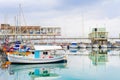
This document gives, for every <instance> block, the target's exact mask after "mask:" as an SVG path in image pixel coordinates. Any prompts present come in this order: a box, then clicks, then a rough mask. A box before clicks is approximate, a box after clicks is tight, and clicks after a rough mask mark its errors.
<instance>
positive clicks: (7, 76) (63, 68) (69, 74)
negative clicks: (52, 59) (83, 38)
mask: <svg viewBox="0 0 120 80" xmlns="http://www.w3.org/2000/svg"><path fill="white" fill-rule="evenodd" d="M72 50H73V51H71V49H70V50H66V52H67V53H69V54H73V55H69V54H68V56H67V59H68V61H67V63H57V64H30V65H18V64H12V65H10V66H9V68H8V69H1V68H0V80H120V76H119V74H120V55H119V54H120V49H119V48H117V49H106V48H105V49H98V48H94V49H89V48H88V49H72ZM76 54H85V55H76ZM111 54H117V55H111Z"/></svg>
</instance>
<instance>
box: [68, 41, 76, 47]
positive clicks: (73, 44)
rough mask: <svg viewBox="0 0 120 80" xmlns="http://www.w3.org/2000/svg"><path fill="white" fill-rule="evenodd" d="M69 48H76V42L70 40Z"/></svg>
mask: <svg viewBox="0 0 120 80" xmlns="http://www.w3.org/2000/svg"><path fill="white" fill-rule="evenodd" d="M69 47H70V48H78V45H77V43H76V42H72V43H71V44H70V45H69Z"/></svg>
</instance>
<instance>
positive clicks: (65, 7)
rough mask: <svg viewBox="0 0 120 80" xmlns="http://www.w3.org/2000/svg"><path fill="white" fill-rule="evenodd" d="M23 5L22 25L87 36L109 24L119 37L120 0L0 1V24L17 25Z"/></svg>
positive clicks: (113, 34) (108, 26) (73, 35)
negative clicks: (93, 29) (95, 28)
mask: <svg viewBox="0 0 120 80" xmlns="http://www.w3.org/2000/svg"><path fill="white" fill-rule="evenodd" d="M19 4H21V5H22V10H23V14H24V18H25V20H24V19H23V17H22V18H21V19H22V22H21V23H22V25H39V26H43V27H44V26H53V27H54V26H57V27H61V29H62V36H64V37H83V36H84V37H87V36H88V33H89V32H90V31H91V28H93V27H106V30H107V31H108V32H109V37H119V33H120V28H119V27H120V0H0V23H4V22H5V23H10V24H11V25H15V20H14V17H15V16H17V15H18V13H19Z"/></svg>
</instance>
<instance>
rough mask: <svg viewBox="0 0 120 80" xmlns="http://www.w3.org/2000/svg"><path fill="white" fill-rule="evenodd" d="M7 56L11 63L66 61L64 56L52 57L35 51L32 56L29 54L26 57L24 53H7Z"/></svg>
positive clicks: (46, 53)
mask: <svg viewBox="0 0 120 80" xmlns="http://www.w3.org/2000/svg"><path fill="white" fill-rule="evenodd" d="M7 54H8V60H9V61H10V62H11V63H55V62H64V61H66V59H65V58H66V56H65V55H61V56H60V55H59V56H53V55H50V53H48V52H47V51H45V52H40V51H35V52H34V54H33V53H29V55H26V53H18V54H10V53H9V52H8V53H7Z"/></svg>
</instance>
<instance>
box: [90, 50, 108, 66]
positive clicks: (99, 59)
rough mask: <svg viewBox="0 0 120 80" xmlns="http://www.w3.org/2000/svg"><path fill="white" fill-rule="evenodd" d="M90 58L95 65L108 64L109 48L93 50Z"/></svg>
mask: <svg viewBox="0 0 120 80" xmlns="http://www.w3.org/2000/svg"><path fill="white" fill-rule="evenodd" d="M89 58H90V60H91V61H92V64H93V65H101V64H103V65H104V64H106V62H107V61H108V56H107V50H98V51H94V50H93V51H92V52H91V53H90V54H89Z"/></svg>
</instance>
